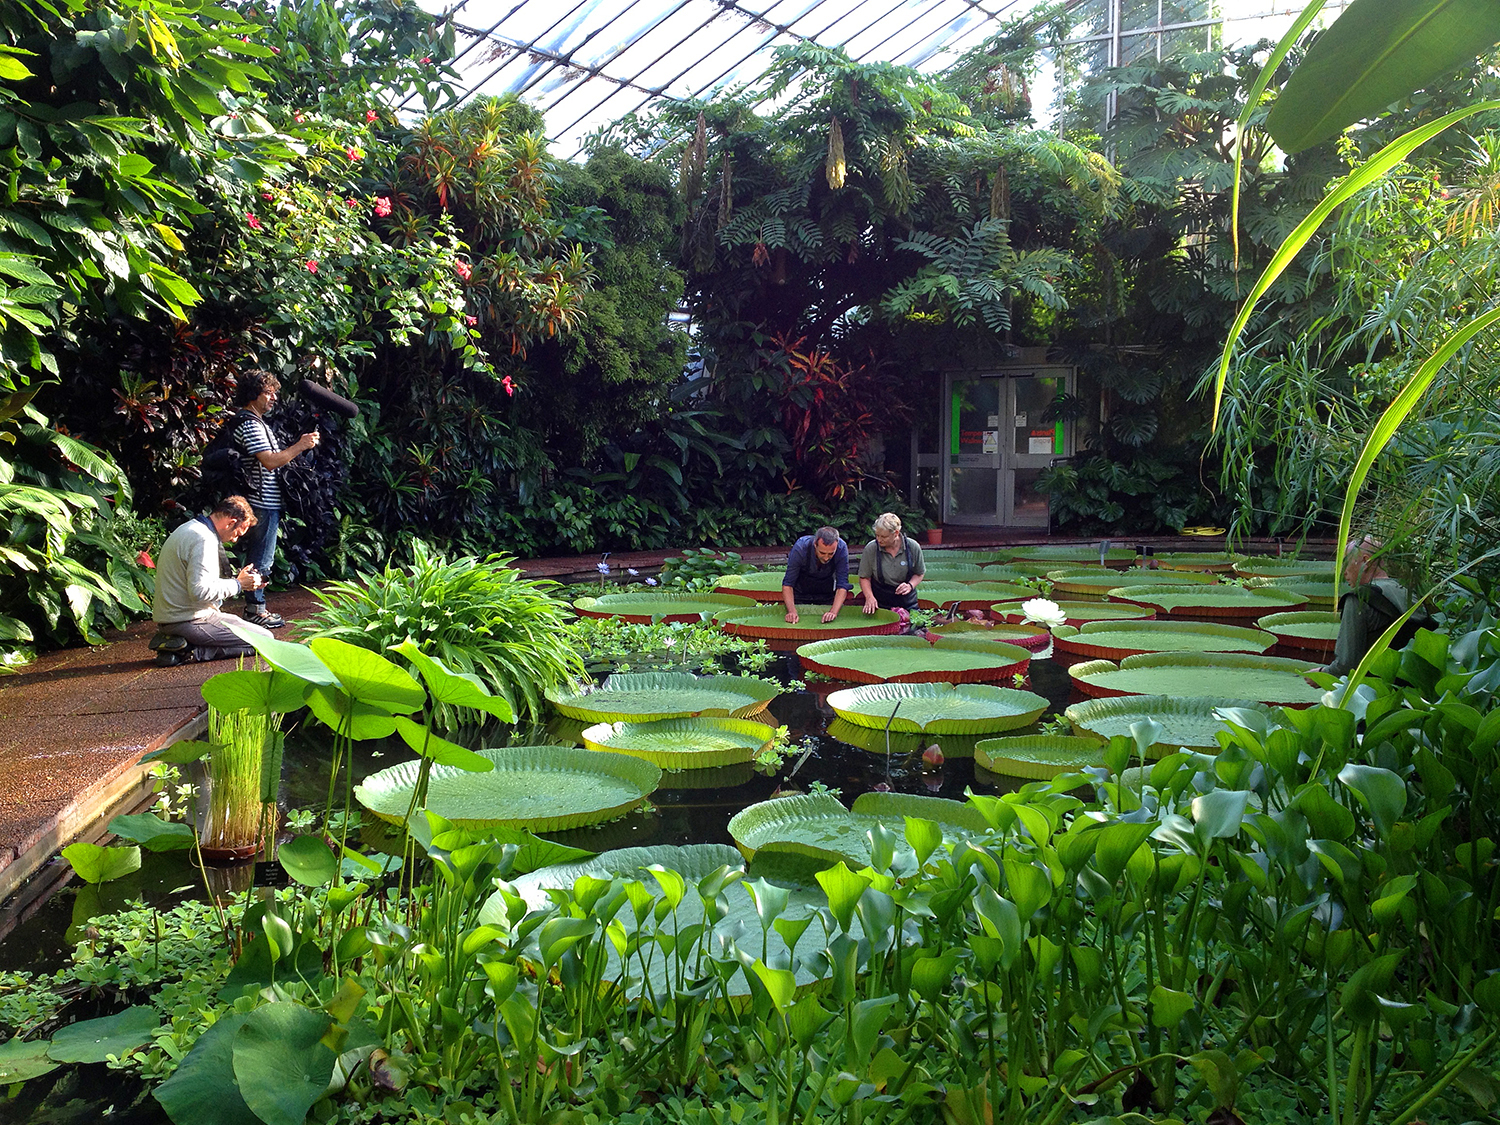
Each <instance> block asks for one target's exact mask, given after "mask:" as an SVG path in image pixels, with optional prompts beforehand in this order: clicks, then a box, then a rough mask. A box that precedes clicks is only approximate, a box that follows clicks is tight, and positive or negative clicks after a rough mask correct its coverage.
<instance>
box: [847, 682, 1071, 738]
mask: <svg viewBox="0 0 1500 1125" xmlns="http://www.w3.org/2000/svg"><path fill="white" fill-rule="evenodd" d="M828 706H829V707H831V708H833V712H834V714H836V715H837V716H838V717H839V718H841V719H843V720H844V721H845V722H847V723H852V724H854V725H855V726H862V727H871V728H874V729H878V730H884V729H886V727H887V726H889V728H890V729H891V730H892V731H893V732H902V733H907V734H917V733H924V732H925V733H928V734H988V733H991V732H994V731H1002V730H1016V729H1017V728H1019V727H1025V726H1030V725H1031V724H1032V723H1034V722H1036V720H1037V719H1038V718H1040V717H1041V714H1042V712H1043V711H1045V710H1046V709H1047V699H1046V697H1045V696H1041V695H1037V694H1036V693H1035V692H1030V691H1021V690H1020V689H1018V688H1003V687H992V686H991V685H989V684H959V685H957V686H954V685H952V684H866V685H864V686H863V687H856V688H844V689H843V690H842V691H836V692H834V693H833V694H832V695H830V696H829V697H828Z"/></svg>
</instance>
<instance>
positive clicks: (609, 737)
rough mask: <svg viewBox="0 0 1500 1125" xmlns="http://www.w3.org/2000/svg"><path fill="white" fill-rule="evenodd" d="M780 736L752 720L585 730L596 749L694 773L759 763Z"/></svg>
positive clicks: (585, 740)
mask: <svg viewBox="0 0 1500 1125" xmlns="http://www.w3.org/2000/svg"><path fill="white" fill-rule="evenodd" d="M775 733H776V732H775V731H774V730H772V729H771V728H770V727H768V726H766V725H765V724H764V723H754V722H751V721H750V720H748V719H714V718H696V719H663V720H660V721H658V722H654V723H599V724H597V725H596V726H592V727H589V728H588V729H587V730H586V731H584V732H583V744H584V745H585V746H587V747H588V748H589V749H590V750H612V751H614V752H615V753H618V754H633V755H634V756H636V757H637V758H644V759H645V760H646V761H648V762H653V763H655V764H656V765H658V766H660V767H661V768H662V769H664V770H691V769H706V768H710V767H713V766H732V765H738V764H740V763H743V762H750V761H754V759H755V755H757V754H759V753H760V752H761V751H762V750H764V749H765V748H766V747H767V746H769V745H770V744H771V739H772V737H773V736H774V735H775Z"/></svg>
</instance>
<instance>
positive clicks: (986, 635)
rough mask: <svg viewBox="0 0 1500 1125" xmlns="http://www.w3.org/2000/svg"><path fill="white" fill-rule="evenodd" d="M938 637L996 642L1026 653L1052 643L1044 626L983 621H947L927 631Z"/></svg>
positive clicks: (1039, 649)
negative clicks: (1022, 649)
mask: <svg viewBox="0 0 1500 1125" xmlns="http://www.w3.org/2000/svg"><path fill="white" fill-rule="evenodd" d="M927 631H928V632H929V633H932V634H934V635H936V636H939V637H957V638H958V639H960V640H965V641H998V642H1000V643H1001V644H1007V645H1015V646H1017V647H1018V648H1024V649H1026V651H1028V652H1041V651H1042V649H1044V648H1046V647H1047V646H1048V645H1050V644H1051V643H1052V631H1051V630H1050V629H1048V628H1047V627H1046V626H1045V625H1006V624H1000V623H992V622H985V621H948V622H944V623H942V624H940V625H934V626H932V627H931V628H930V629H928V630H927Z"/></svg>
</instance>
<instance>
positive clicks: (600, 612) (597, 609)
mask: <svg viewBox="0 0 1500 1125" xmlns="http://www.w3.org/2000/svg"><path fill="white" fill-rule="evenodd" d="M778 589H780V587H778ZM744 604H745V600H744V599H743V598H735V597H730V596H729V595H727V594H678V593H672V592H669V591H658V590H643V591H640V592H636V591H630V592H628V593H619V594H605V595H603V596H602V597H597V598H579V599H578V600H577V601H576V602H574V603H573V609H574V611H575V612H576V613H577V614H578V615H579V616H580V617H618V618H619V619H620V620H621V621H629V622H631V623H633V624H636V625H649V624H651V622H653V621H701V620H703V617H704V615H705V614H706V615H707V616H709V617H712V616H713V615H714V614H715V613H718V612H719V611H720V610H722V609H725V608H726V607H730V606H736V605H738V606H743V605H744Z"/></svg>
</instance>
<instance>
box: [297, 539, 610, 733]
mask: <svg viewBox="0 0 1500 1125" xmlns="http://www.w3.org/2000/svg"><path fill="white" fill-rule="evenodd" d="M512 561H513V560H511V559H508V558H506V557H504V556H502V555H490V556H488V557H487V558H484V559H478V558H475V557H473V556H464V557H461V558H456V559H447V558H444V557H443V556H442V555H440V554H438V553H437V552H435V551H434V550H433V549H432V548H430V547H428V546H427V545H426V544H425V543H423V542H422V541H421V540H416V541H414V542H413V543H412V561H411V565H410V566H401V565H398V564H396V563H390V564H387V566H386V568H385V570H383V571H382V572H381V573H379V574H366V575H361V576H360V577H359V578H358V579H356V580H354V581H350V582H332V583H329V585H328V588H327V589H326V590H324V591H321V592H319V593H318V600H319V601H321V602H322V603H323V608H322V609H321V610H320V611H319V612H318V614H317V615H316V616H315V617H314V618H313V621H312V627H313V628H312V632H311V634H310V635H311V636H314V637H336V638H338V639H339V640H341V641H347V642H348V643H349V644H352V645H358V646H359V647H360V648H367V649H370V650H372V651H374V652H378V653H382V654H384V653H385V652H386V650H387V649H388V648H390V646H392V645H397V644H400V643H401V642H402V641H404V640H406V639H407V638H411V639H412V640H414V641H416V642H417V643H418V644H419V645H421V646H422V651H423V652H425V653H427V654H428V655H430V656H433V657H436V658H437V659H438V660H441V661H442V662H443V664H445V665H446V666H447V667H448V668H450V669H452V670H453V671H455V672H464V673H469V674H472V675H475V676H478V677H479V678H480V679H481V680H483V681H484V683H485V684H486V686H487V687H489V689H490V690H491V691H493V692H494V693H495V694H496V695H499V696H503V697H504V698H505V699H506V700H507V701H508V702H509V703H510V704H511V706H512V707H513V708H514V709H515V712H516V716H517V718H523V719H524V718H527V717H530V718H533V719H535V718H540V717H541V715H542V707H543V694H542V693H543V692H544V691H545V690H546V689H547V688H549V687H552V686H553V685H554V684H558V683H561V682H562V681H564V680H568V679H576V678H579V677H580V676H582V674H583V659H582V657H581V656H580V655H579V653H578V650H577V648H576V647H575V646H574V645H573V644H572V642H571V641H570V640H569V635H568V630H567V629H566V628H565V626H566V625H567V622H568V619H569V618H570V617H571V616H572V615H571V613H570V612H569V610H568V607H567V605H566V604H565V603H564V602H563V601H561V600H560V599H559V598H557V597H555V596H553V593H552V591H553V590H555V589H556V587H557V584H556V583H555V582H547V581H538V580H534V579H529V578H526V577H524V576H523V575H522V574H521V572H520V571H519V570H516V569H515V567H514V566H512V565H511V563H512ZM434 714H435V716H436V718H437V720H438V722H439V725H442V726H453V725H456V724H457V722H458V721H459V716H458V714H457V712H456V711H454V709H453V708H451V707H450V706H448V705H447V704H439V705H438V706H437V708H436V709H435V711H434Z"/></svg>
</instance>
